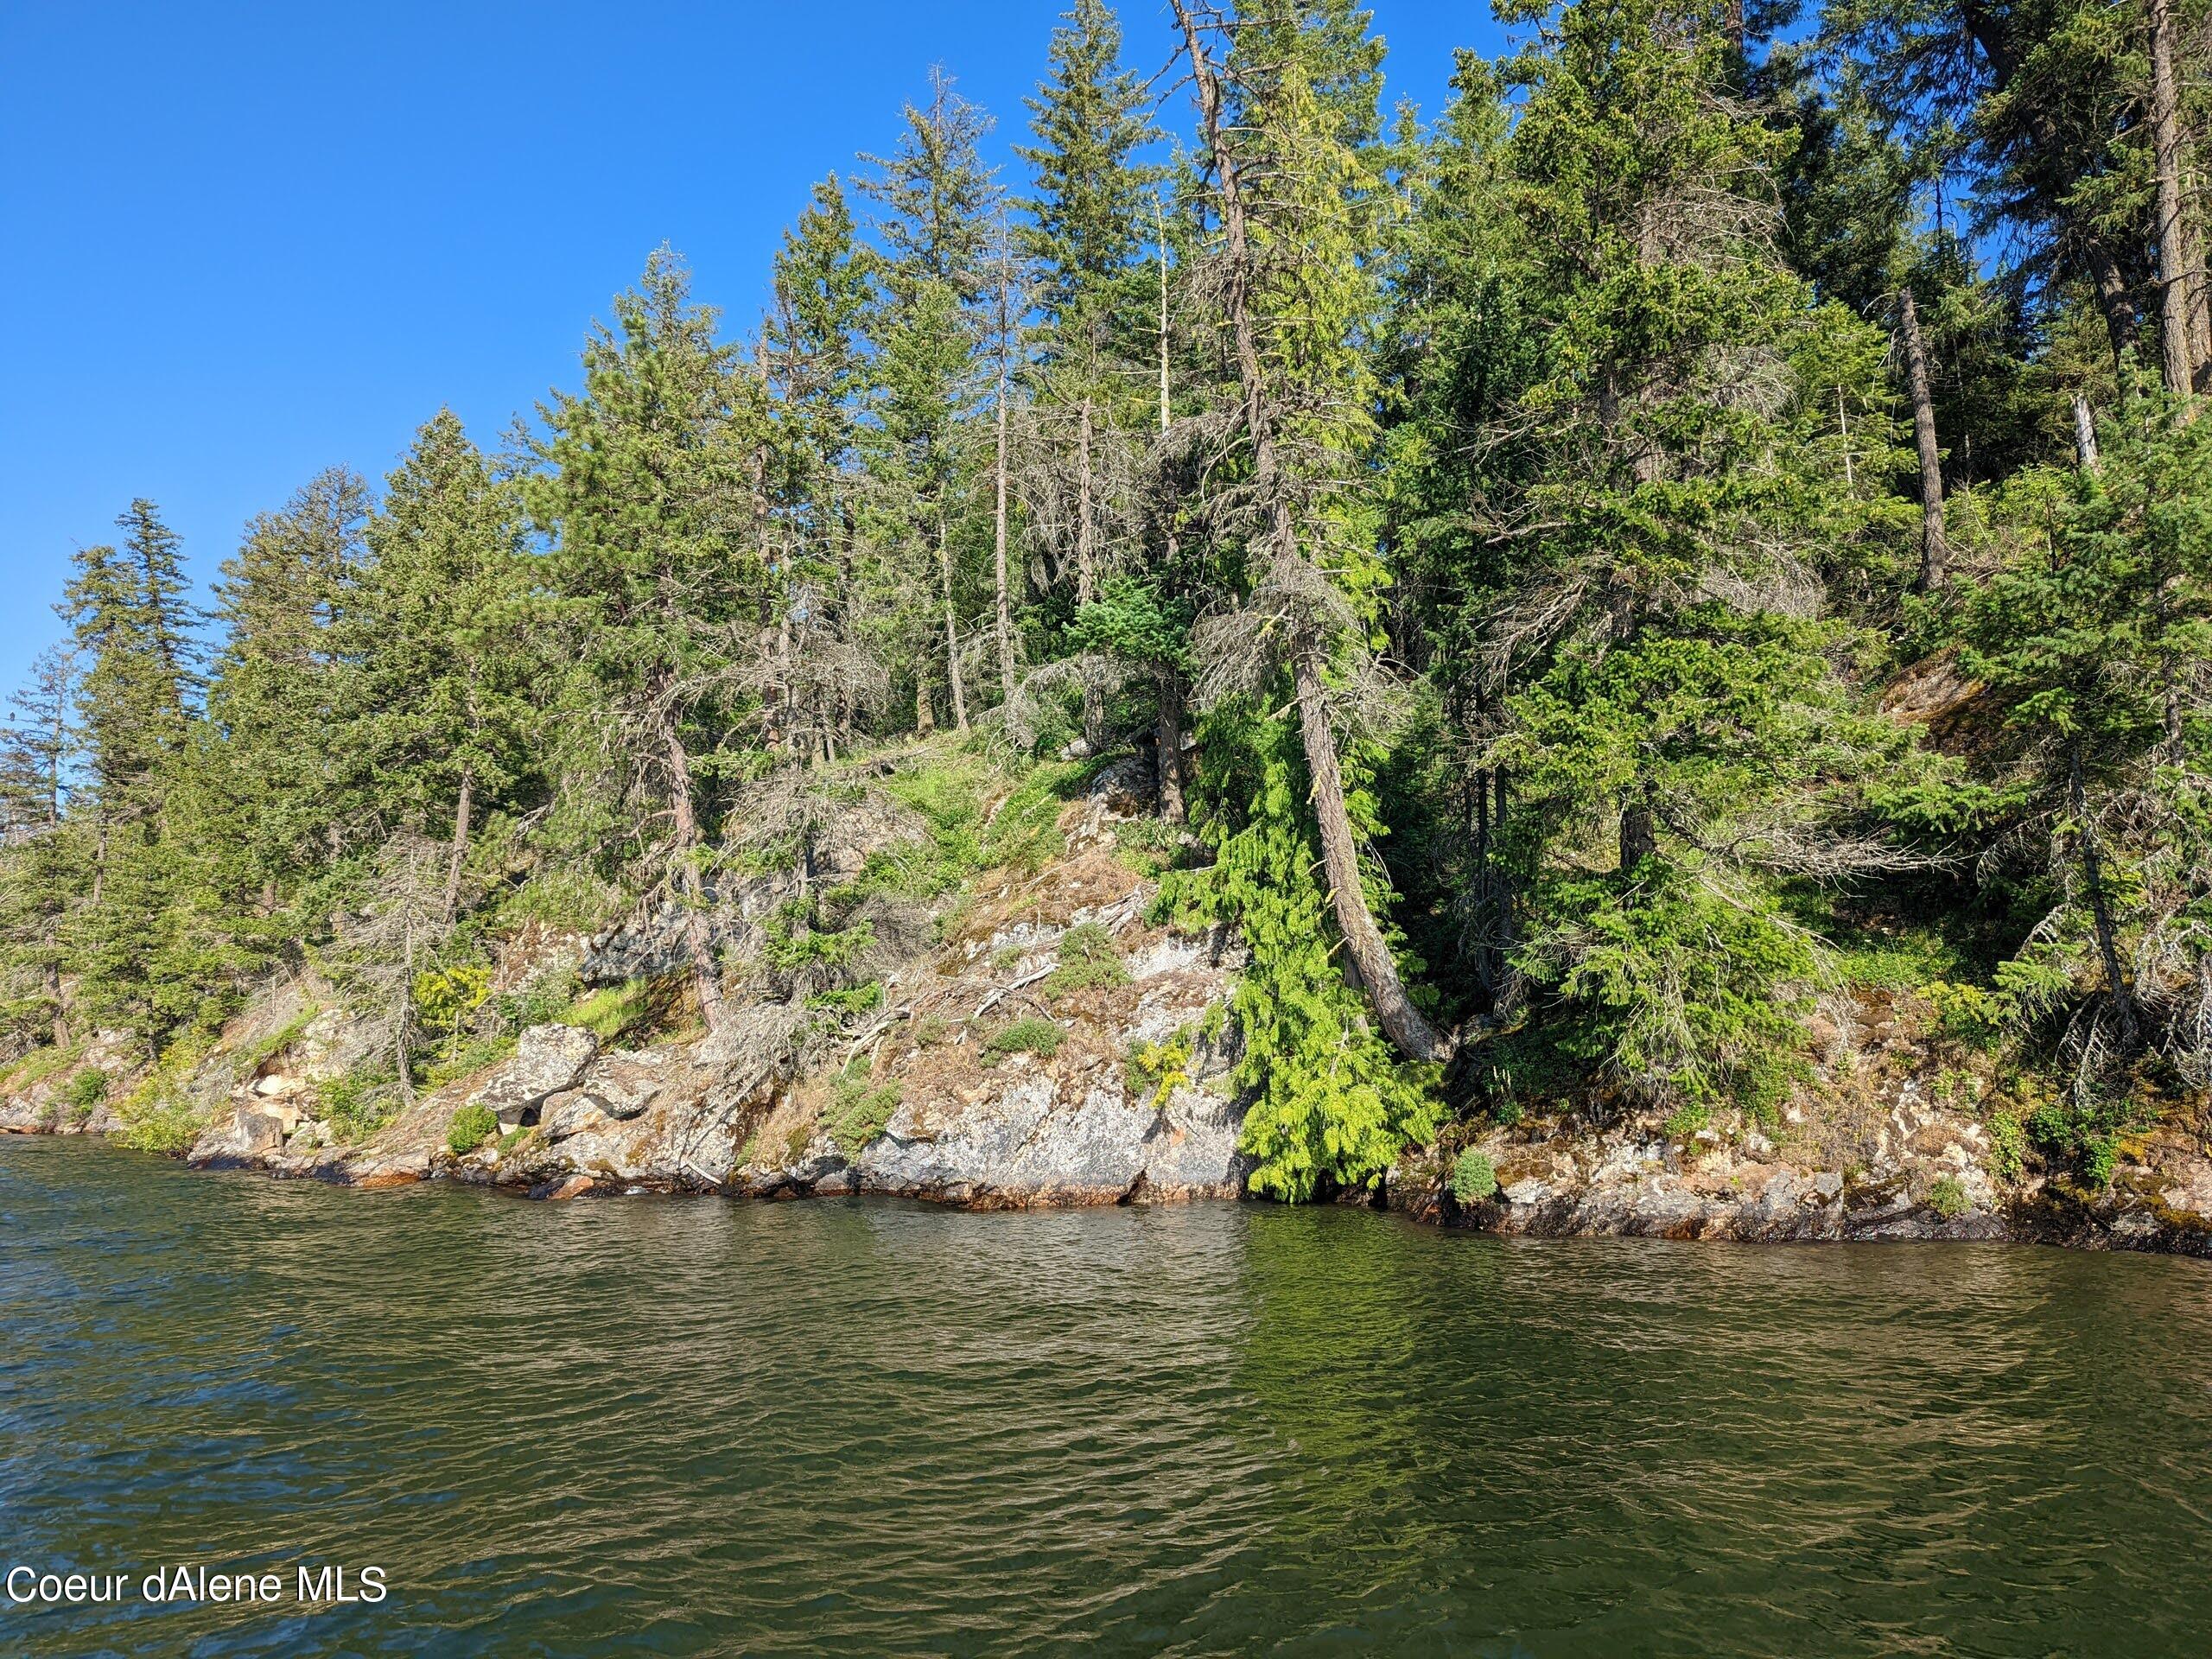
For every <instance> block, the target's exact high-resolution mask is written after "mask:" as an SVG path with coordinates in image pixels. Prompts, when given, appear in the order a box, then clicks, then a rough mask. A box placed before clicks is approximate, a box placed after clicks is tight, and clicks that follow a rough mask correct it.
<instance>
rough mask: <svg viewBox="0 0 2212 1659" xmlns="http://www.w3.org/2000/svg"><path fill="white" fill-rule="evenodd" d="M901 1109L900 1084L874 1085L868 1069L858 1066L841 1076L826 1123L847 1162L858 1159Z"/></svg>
mask: <svg viewBox="0 0 2212 1659" xmlns="http://www.w3.org/2000/svg"><path fill="white" fill-rule="evenodd" d="M898 1109H899V1085H898V1084H897V1083H896V1082H895V1081H894V1082H891V1083H885V1084H876V1083H874V1082H872V1081H871V1080H870V1079H869V1077H868V1070H867V1067H866V1065H864V1064H861V1063H857V1062H856V1063H855V1065H849V1066H847V1067H846V1068H845V1070H844V1071H842V1072H841V1073H840V1074H839V1075H838V1077H837V1082H836V1091H835V1096H834V1098H833V1099H832V1100H831V1102H830V1106H829V1116H827V1118H826V1119H825V1120H824V1123H825V1127H827V1128H828V1129H829V1138H830V1139H831V1140H832V1141H836V1143H837V1149H838V1150H839V1151H840V1152H842V1153H843V1154H845V1156H846V1157H847V1158H848V1159H852V1158H857V1157H859V1156H860V1155H861V1151H862V1150H863V1149H864V1148H866V1147H867V1146H868V1142H869V1141H873V1140H874V1139H875V1138H876V1137H877V1136H878V1135H881V1134H882V1133H883V1129H884V1126H885V1125H886V1124H887V1123H889V1122H891V1115H892V1114H893V1112H895V1111H897V1110H898Z"/></svg>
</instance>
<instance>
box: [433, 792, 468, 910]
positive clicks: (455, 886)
mask: <svg viewBox="0 0 2212 1659" xmlns="http://www.w3.org/2000/svg"><path fill="white" fill-rule="evenodd" d="M475 800H476V768H475V767H474V766H470V765H467V764H465V763H464V764H463V766H461V798H460V799H459V801H458V802H456V803H455V804H454V809H453V849H452V851H451V852H450V853H449V854H448V855H447V858H446V893H445V899H444V902H443V903H442V905H441V906H439V908H438V923H439V925H440V926H442V927H451V926H452V925H453V918H454V916H456V915H457V914H459V913H460V911H461V865H462V864H463V863H464V862H466V861H467V858H468V813H469V809H470V808H471V807H472V806H473V805H474V804H475Z"/></svg>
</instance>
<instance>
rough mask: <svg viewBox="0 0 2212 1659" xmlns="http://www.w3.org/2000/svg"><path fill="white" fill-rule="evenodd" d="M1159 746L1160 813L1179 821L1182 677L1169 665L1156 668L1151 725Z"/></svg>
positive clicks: (1162, 815) (1181, 778)
mask: <svg viewBox="0 0 2212 1659" xmlns="http://www.w3.org/2000/svg"><path fill="white" fill-rule="evenodd" d="M1153 734H1154V739H1155V741H1156V744H1157V747H1158V748H1159V750H1160V762H1159V766H1158V769H1157V770H1158V772H1159V798H1160V817H1163V818H1165V819H1166V821H1167V822H1168V823H1182V822H1183V817H1184V805H1183V678H1182V676H1180V675H1179V674H1178V673H1176V671H1174V670H1173V669H1172V668H1163V669H1161V670H1160V715H1159V719H1158V721H1157V722H1156V723H1155V724H1154V727H1153Z"/></svg>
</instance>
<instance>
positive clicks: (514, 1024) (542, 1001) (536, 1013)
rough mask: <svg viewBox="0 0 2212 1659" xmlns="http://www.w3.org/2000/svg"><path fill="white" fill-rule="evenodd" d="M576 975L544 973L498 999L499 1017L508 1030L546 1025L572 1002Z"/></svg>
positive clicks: (573, 1003) (573, 1000)
mask: <svg viewBox="0 0 2212 1659" xmlns="http://www.w3.org/2000/svg"><path fill="white" fill-rule="evenodd" d="M575 1001H576V976H575V974H573V973H561V974H543V975H541V976H538V977H537V978H536V979H533V980H531V982H529V983H527V984H526V985H524V986H523V988H521V989H520V990H518V991H511V992H509V993H508V994H507V995H505V996H503V997H500V998H499V999H498V1002H497V1005H496V1006H497V1007H498V1009H499V1018H500V1020H501V1022H502V1023H504V1024H505V1027H507V1029H508V1030H509V1031H523V1030H526V1029H527V1028H528V1027H531V1026H547V1025H551V1024H553V1023H554V1022H555V1021H556V1020H560V1019H561V1018H562V1017H563V1016H564V1015H565V1014H567V1013H568V1012H569V1009H570V1008H571V1007H574V1006H575Z"/></svg>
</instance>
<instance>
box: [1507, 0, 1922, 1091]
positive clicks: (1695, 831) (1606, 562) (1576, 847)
mask: <svg viewBox="0 0 2212 1659" xmlns="http://www.w3.org/2000/svg"><path fill="white" fill-rule="evenodd" d="M1669 16H1670V17H1671V18H1672V19H1673V26H1669V27H1662V21H1664V20H1662V18H1661V17H1660V16H1659V15H1658V13H1657V11H1656V10H1655V9H1654V7H1653V5H1652V4H1651V3H1649V0H1578V3H1575V4H1573V5H1571V6H1570V7H1568V9H1567V10H1566V12H1565V13H1563V14H1562V15H1561V16H1560V21H1559V33H1558V41H1557V45H1556V47H1555V48H1551V49H1548V50H1532V51H1530V52H1529V53H1528V54H1524V55H1523V56H1522V58H1521V59H1519V60H1516V62H1515V63H1514V64H1513V65H1512V66H1511V67H1510V80H1511V82H1512V83H1514V84H1516V85H1518V86H1520V87H1522V88H1523V89H1524V90H1525V102H1524V103H1523V104H1522V108H1521V113H1520V116H1519V118H1518V120H1517V122H1516V125H1515V128H1514V131H1513V135H1512V138H1511V140H1510V146H1509V151H1508V161H1509V163H1510V180H1509V182H1508V185H1507V190H1506V196H1507V200H1508V201H1509V202H1510V205H1511V207H1512V208H1513V210H1514V212H1515V213H1516V216H1517V217H1518V219H1520V222H1521V225H1522V232H1523V234H1524V235H1525V237H1526V246H1527V248H1528V249H1529V254H1530V256H1531V262H1532V264H1531V273H1530V274H1531V276H1532V277H1533V291H1532V294H1531V303H1532V304H1534V305H1535V307H1536V308H1538V316H1537V318H1536V319H1535V327H1536V329H1537V330H1538V332H1539V334H1540V335H1541V338H1542V339H1543V340H1544V341H1545V347H1544V354H1543V357H1542V359H1541V362H1540V365H1539V366H1538V372H1536V374H1535V377H1534V378H1532V379H1531V381H1530V382H1529V385H1526V386H1525V387H1524V388H1523V389H1522V390H1521V391H1520V392H1519V394H1518V396H1517V397H1516V399H1515V400H1514V404H1513V405H1512V406H1510V408H1509V409H1507V410H1501V411H1500V416H1501V417H1502V418H1503V420H1505V421H1510V423H1511V425H1512V426H1513V427H1515V428H1517V429H1518V442H1519V443H1521V444H1525V445H1527V446H1528V448H1527V449H1526V450H1525V451H1524V452H1523V457H1522V464H1523V465H1524V467H1525V469H1526V470H1525V471H1523V472H1522V473H1521V474H1520V475H1519V476H1518V477H1517V478H1516V479H1515V480H1513V486H1512V487H1510V489H1504V490H1500V491H1498V492H1497V493H1494V494H1492V495H1491V510H1490V512H1489V513H1488V514H1486V515H1485V519H1486V522H1484V524H1481V525H1480V527H1479V528H1480V529H1481V531H1483V533H1484V539H1485V541H1486V542H1487V543H1489V544H1490V545H1491V546H1493V547H1501V548H1507V549H1510V550H1512V552H1511V554H1510V556H1511V557H1512V558H1513V559H1514V560H1515V562H1516V563H1517V564H1518V565H1519V569H1518V572H1517V582H1518V591H1517V592H1516V594H1514V595H1513V596H1512V597H1510V598H1509V599H1507V600H1505V601H1503V602H1502V603H1500V604H1499V605H1498V606H1497V607H1496V609H1495V610H1494V612H1493V614H1492V617H1491V623H1490V626H1489V629H1488V634H1489V638H1488V641H1487V655H1488V657H1489V659H1490V661H1491V663H1493V664H1497V665H1498V666H1499V667H1500V668H1501V669H1503V670H1506V671H1510V673H1511V675H1512V677H1513V681H1514V682H1515V683H1513V684H1512V685H1511V686H1510V689H1509V690H1507V693H1506V695H1505V696H1504V697H1503V701H1502V706H1501V711H1500V716H1499V722H1498V725H1497V734H1496V735H1495V736H1494V737H1493V738H1492V739H1491V741H1489V742H1488V743H1487V745H1486V746H1485V747H1484V750H1483V751H1482V758H1483V761H1484V764H1486V765H1488V766H1491V767H1494V768H1495V767H1503V768H1505V769H1507V770H1508V771H1509V772H1510V774H1511V776H1512V778H1513V779H1514V783H1515V790H1516V824H1515V826H1514V828H1513V830H1512V834H1513V836H1514V837H1515V838H1516V841H1517V843H1518V845H1519V847H1520V848H1521V849H1522V855H1523V856H1524V858H1525V859H1526V860H1527V864H1526V868H1527V872H1528V874H1527V877H1526V880H1527V883H1528V887H1529V897H1528V910H1529V915H1528V919H1527V923H1526V931H1525V934H1524V936H1523V938H1522V940H1521V943H1520V944H1519V946H1518V950H1517V961H1518V962H1519V963H1520V965H1521V967H1522V969H1523V970H1524V971H1525V972H1526V973H1528V974H1529V976H1531V977H1532V978H1533V979H1534V980H1535V982H1537V983H1538V984H1539V985H1540V986H1541V987H1543V988H1546V989H1547V990H1548V993H1549V995H1550V996H1551V997H1552V999H1553V1003H1552V1005H1551V1007H1549V1008H1548V1011H1547V1014H1548V1018H1550V1019H1553V1020H1556V1021H1558V1022H1560V1023H1559V1025H1558V1029H1559V1031H1560V1033H1561V1035H1560V1040H1562V1041H1563V1042H1564V1043H1565V1044H1566V1045H1567V1049H1568V1051H1569V1052H1572V1053H1573V1054H1575V1055H1576V1056H1577V1057H1578V1058H1580V1059H1582V1060H1584V1061H1586V1062H1590V1063H1594V1065H1595V1066H1596V1068H1597V1070H1598V1072H1599V1076H1601V1077H1604V1078H1605V1079H1607V1080H1609V1081H1610V1082H1611V1083H1612V1084H1615V1085H1616V1086H1618V1087H1620V1088H1623V1089H1624V1090H1628V1091H1630V1093H1631V1094H1634V1095H1637V1096H1642V1097H1643V1098H1646V1099H1650V1100H1655V1101H1659V1102H1667V1103H1676V1104H1681V1105H1687V1106H1688V1107H1690V1108H1693V1109H1701V1108H1703V1107H1705V1106H1707V1105H1708V1104H1710V1103H1713V1101H1715V1100H1717V1099H1719V1098H1725V1097H1727V1096H1733V1097H1735V1098H1736V1099H1738V1100H1739V1101H1743V1102H1746V1103H1751V1104H1753V1105H1755V1106H1759V1107H1762V1108H1764V1106H1768V1105H1771V1103H1773V1101H1774V1100H1775V1099H1776V1098H1777V1096H1778V1095H1779V1093H1780V1092H1781V1090H1783V1087H1784V1086H1785V1084H1786V1083H1787V1080H1788V1068H1789V1039H1790V1033H1791V1032H1792V1031H1793V1030H1794V1028H1795V1020H1794V1015H1793V1014H1792V1009H1793V1007H1795V1006H1796V1002H1797V1001H1799V1000H1800V999H1802V996H1803V995H1806V993H1807V990H1808V987H1809V986H1810V985H1811V984H1812V982H1814V981H1815V978H1816V977H1817V975H1818V964H1819V957H1818V951H1817V944H1816V942H1815V940H1814V939H1813V938H1810V937H1809V936H1808V935H1807V934H1806V933H1805V931H1803V930H1802V928H1800V927H1798V926H1797V925H1795V924H1794V923H1793V922H1792V921H1791V920H1790V919H1789V918H1788V917H1786V916H1785V915H1784V914H1783V912H1782V910H1781V908H1780V906H1779V904H1778V900H1777V895H1776V893H1775V892H1774V891H1773V888H1772V885H1771V884H1772V882H1773V880H1774V879H1775V878H1776V877H1777V875H1782V874H1792V873H1795V874H1815V873H1817V874H1825V875H1828V876H1831V877H1837V876H1840V875H1842V874H1845V873H1846V872H1847V871H1848V870H1850V869H1852V868H1858V867H1859V866H1861V865H1864V866H1867V867H1879V866H1881V865H1883V864H1885V863H1887V862H1890V861H1892V859H1893V857H1894V855H1891V854H1890V853H1888V852H1886V851H1885V849H1884V848H1883V846H1882V844H1881V842H1880V841H1879V839H1878V836H1875V835H1874V834H1873V833H1872V826H1871V825H1870V824H1869V823H1868V822H1867V814H1868V811H1869V804H1868V801H1867V799H1866V790H1867V786H1868V784H1869V781H1870V779H1872V777H1873V776H1875V775H1876V766H1877V762H1878V761H1880V760H1885V759H1887V758H1890V757H1893V756H1895V755H1896V754H1897V753H1899V752H1900V750H1901V748H1902V745H1903V738H1902V734H1898V733H1897V732H1896V731H1895V730H1894V728H1889V727H1887V726H1886V725H1885V723H1884V722H1881V721H1878V720H1872V719H1862V718H1860V717H1859V715H1857V714H1856V712H1855V711H1854V709H1853V700H1852V697H1851V695H1850V692H1849V690H1848V688H1847V687H1845V686H1844V685H1842V684H1841V683H1840V682H1839V681H1838V680H1837V679H1836V677H1835V676H1834V671H1833V670H1832V668H1831V667H1830V664H1829V660H1828V655H1827V653H1828V652H1831V651H1832V650H1834V649H1835V648H1836V645H1837V640H1836V639H1835V635H1834V629H1833V626H1830V625H1827V624H1824V623H1822V622H1821V620H1818V616H1817V609H1818V607H1817V604H1816V603H1815V601H1814V598H1813V596H1812V595H1811V594H1808V592H1807V591H1806V589H1807V587H1808V583H1809V581H1810V578H1809V575H1808V572H1810V571H1811V570H1813V569H1818V568H1820V567H1821V565H1822V564H1823V563H1827V562H1828V559H1829V554H1828V549H1829V547H1830V546H1831V545H1832V544H1833V543H1836V542H1840V541H1842V540H1844V539H1845V538H1846V537H1847V535H1848V534H1849V533H1851V532H1852V531H1853V530H1854V529H1855V527H1856V526H1857V525H1858V524H1859V523H1860V522H1861V520H1862V518H1863V515H1864V513H1865V512H1866V493H1865V486H1861V489H1860V490H1857V491H1854V490H1853V489H1852V488H1850V487H1848V486H1845V485H1844V483H1843V479H1844V474H1845V473H1846V470H1847V469H1846V468H1845V467H1842V466H1840V465H1838V464H1837V463H1836V460H1835V459H1834V456H1835V454H1836V451H1837V449H1838V448H1839V447H1840V444H1841V443H1842V442H1843V441H1844V440H1843V437H1842V432H1841V423H1840V421H1839V420H1838V418H1837V416H1836V405H1835V401H1834V399H1835V391H1836V388H1838V387H1839V386H1841V387H1845V388H1847V398H1848V400H1849V401H1852V402H1857V403H1861V404H1864V403H1867V402H1870V401H1872V398H1871V396H1870V390H1869V388H1868V387H1867V385H1866V380H1867V378H1868V377H1869V376H1870V374H1871V373H1872V371H1873V370H1874V369H1875V367H1876V365H1878V360H1879V352H1878V345H1876V343H1875V342H1874V340H1872V338H1871V337H1870V334H1869V331H1867V330H1866V328H1865V327H1863V326H1861V325H1859V324H1858V323H1856V322H1854V321H1853V320H1852V319H1850V318H1849V317H1848V315H1847V314H1846V313H1844V312H1843V311H1842V310H1841V309H1840V308H1825V309H1824V308H1817V307H1815V306H1814V305H1813V304H1811V303H1810V302H1809V298H1808V296H1807V295H1806V294H1805V293H1804V291H1803V289H1802V284H1801V283H1800V282H1799V281H1798V279H1797V278H1796V277H1794V276H1792V275H1791V274H1790V273H1789V272H1788V271H1786V270H1783V268H1782V267H1781V266H1780V264H1778V262H1777V260H1776V259H1775V258H1774V257H1773V253H1772V251H1771V248H1770V245H1769V244H1768V243H1767V242H1766V241H1765V240H1764V238H1762V237H1761V236H1760V235H1759V234H1758V228H1757V227H1758V224H1759V221H1760V219H1761V218H1762V216H1763V215H1764V213H1766V212H1768V211H1769V205H1770V201H1771V195H1770V189H1771V187H1770V183H1769V181H1770V176H1771V168H1772V167H1773V165H1774V162H1775V160H1776V157H1777V148H1778V146H1777V142H1776V140H1775V138H1774V137H1773V136H1772V135H1771V134H1770V131H1768V130H1765V129H1764V128H1763V127H1761V126H1760V125H1758V124H1754V123H1753V122H1752V121H1751V120H1750V119H1749V118H1746V117H1745V115H1744V114H1742V113H1741V112H1739V111H1737V110H1736V109H1735V108H1733V107H1732V105H1730V104H1729V103H1727V102H1726V100H1725V99H1722V98H1720V97H1719V96H1717V90H1718V89H1719V87H1720V86H1722V85H1723V84H1724V82H1725V80H1726V77H1727V76H1728V75H1729V73H1731V68H1730V56H1729V54H1730V51H1731V47H1730V43H1729V39H1728V35H1727V32H1726V29H1724V28H1723V26H1722V25H1723V21H1724V20H1723V18H1722V16H1721V14H1720V11H1719V8H1718V7H1717V6H1716V7H1713V8H1711V9H1709V10H1702V11H1694V12H1692V13H1691V14H1689V15H1688V16H1686V17H1685V16H1682V15H1681V13H1680V12H1679V11H1677V12H1675V13H1672V14H1670V15H1669ZM1881 470H1882V471H1886V470H1887V469H1886V467H1885V468H1883V469H1881ZM1501 481H1503V480H1501ZM1869 481H1871V480H1869ZM1608 832H1610V838H1611V842H1612V843H1613V846H1612V855H1611V858H1610V859H1607V860H1605V862H1606V863H1609V864H1610V865H1611V869H1610V870H1609V871H1605V873H1603V874H1600V873H1599V871H1598V870H1596V869H1593V868H1592V864H1593V861H1594V859H1593V854H1594V853H1595V851H1596V849H1594V848H1593V847H1592V842H1593V841H1594V840H1595V839H1596V837H1597V836H1600V835H1605V834H1607V833H1608Z"/></svg>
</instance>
